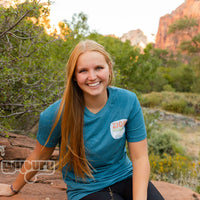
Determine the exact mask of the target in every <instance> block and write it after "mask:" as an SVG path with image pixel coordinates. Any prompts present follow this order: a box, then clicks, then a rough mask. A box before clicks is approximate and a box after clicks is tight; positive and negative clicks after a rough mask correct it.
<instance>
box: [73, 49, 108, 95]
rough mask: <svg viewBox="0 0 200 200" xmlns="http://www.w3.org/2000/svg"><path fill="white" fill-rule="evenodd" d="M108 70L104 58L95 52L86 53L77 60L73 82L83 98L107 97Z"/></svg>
mask: <svg viewBox="0 0 200 200" xmlns="http://www.w3.org/2000/svg"><path fill="white" fill-rule="evenodd" d="M109 74H110V69H109V66H108V63H107V62H106V60H105V57H104V56H103V55H102V54H101V53H99V52H97V51H86V52H85V53H83V54H81V55H80V56H79V58H78V60H77V65H76V69H75V81H77V84H78V86H79V87H80V88H81V90H82V91H83V95H84V97H98V96H101V95H106V96H107V86H108V82H109Z"/></svg>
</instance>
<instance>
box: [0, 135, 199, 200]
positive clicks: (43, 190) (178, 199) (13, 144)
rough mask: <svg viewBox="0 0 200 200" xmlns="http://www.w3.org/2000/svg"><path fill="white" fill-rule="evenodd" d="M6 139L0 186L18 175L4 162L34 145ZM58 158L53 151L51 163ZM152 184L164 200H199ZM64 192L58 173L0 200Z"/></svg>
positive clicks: (42, 198)
mask: <svg viewBox="0 0 200 200" xmlns="http://www.w3.org/2000/svg"><path fill="white" fill-rule="evenodd" d="M8 135H9V137H8V136H6V134H3V133H0V162H1V163H0V164H1V170H0V182H1V183H7V184H11V183H12V181H13V180H14V179H15V178H16V176H17V173H14V170H13V169H14V168H13V167H12V165H13V163H8V162H7V161H6V160H15V161H20V160H25V159H26V157H27V156H28V155H29V154H30V152H31V151H32V150H33V148H34V145H35V142H36V141H35V140H34V139H31V138H29V137H27V136H24V135H16V134H12V133H9V134H8ZM57 158H58V149H56V150H55V152H54V154H53V155H52V157H51V160H52V161H54V160H56V159H57ZM18 163H19V162H18ZM16 167H17V166H16ZM16 169H17V168H16ZM16 171H17V170H16ZM153 183H154V185H155V186H156V187H157V188H158V190H159V191H160V192H161V194H162V195H163V197H164V198H165V200H200V194H197V193H195V192H194V191H192V190H190V189H188V188H184V187H180V186H177V185H174V184H170V183H166V182H160V181H153ZM66 189H67V186H66V185H65V184H64V182H63V180H62V177H61V174H60V173H59V172H54V173H51V174H50V173H46V175H44V174H43V175H39V176H38V177H37V180H34V183H28V184H26V185H25V187H24V188H23V189H22V190H21V191H20V193H19V194H17V195H15V196H13V197H0V199H1V200H8V199H13V200H61V199H63V200H66V199H67V197H66V192H65V191H66Z"/></svg>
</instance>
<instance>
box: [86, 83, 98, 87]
mask: <svg viewBox="0 0 200 200" xmlns="http://www.w3.org/2000/svg"><path fill="white" fill-rule="evenodd" d="M99 84H100V82H97V83H93V84H88V86H90V87H95V86H97V85H99Z"/></svg>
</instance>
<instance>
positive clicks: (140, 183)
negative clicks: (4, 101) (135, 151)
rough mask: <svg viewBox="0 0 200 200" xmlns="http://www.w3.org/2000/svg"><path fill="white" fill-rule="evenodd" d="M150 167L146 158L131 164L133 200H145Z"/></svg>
mask: <svg viewBox="0 0 200 200" xmlns="http://www.w3.org/2000/svg"><path fill="white" fill-rule="evenodd" d="M149 174H150V165H149V160H148V157H146V156H145V157H141V158H139V159H137V160H134V162H133V200H146V199H147V187H148V182H149Z"/></svg>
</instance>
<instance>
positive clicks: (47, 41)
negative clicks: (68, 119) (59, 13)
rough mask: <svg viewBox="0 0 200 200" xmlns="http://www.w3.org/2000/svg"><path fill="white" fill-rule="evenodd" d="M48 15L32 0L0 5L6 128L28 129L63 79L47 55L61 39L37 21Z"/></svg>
mask: <svg viewBox="0 0 200 200" xmlns="http://www.w3.org/2000/svg"><path fill="white" fill-rule="evenodd" d="M48 14H49V13H48V8H46V7H43V6H42V5H41V4H39V3H38V2H36V1H26V2H25V3H21V4H16V5H15V7H12V6H10V7H9V8H3V7H1V8H0V80H1V81H0V118H1V125H4V127H7V129H9V130H10V129H20V130H21V129H26V128H30V127H31V126H32V125H33V123H31V122H30V121H32V122H34V121H35V120H38V115H37V114H38V113H39V112H40V111H41V110H42V109H43V108H42V107H43V106H46V105H48V104H49V103H50V102H52V101H54V100H55V99H57V97H58V96H60V93H61V88H62V87H63V79H62V78H58V76H60V75H59V73H58V72H56V73H55V65H54V64H55V61H52V57H51V56H49V54H51V52H50V51H51V50H52V49H53V51H55V50H56V48H55V47H54V48H52V46H53V45H54V44H55V43H56V42H58V43H63V42H62V41H61V40H57V39H55V38H53V37H51V36H49V35H47V34H46V33H45V29H44V27H43V25H41V24H40V18H41V17H45V16H48ZM59 67H60V66H56V68H57V69H59ZM58 71H59V70H58ZM52 88H53V90H52ZM34 113H35V114H36V115H37V116H36V117H34ZM30 116H31V117H32V120H30ZM26 122H27V123H26ZM11 124H12V125H11ZM22 124H23V125H22Z"/></svg>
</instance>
